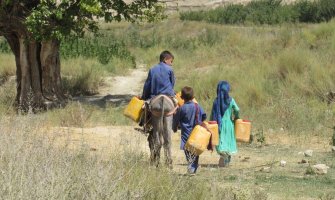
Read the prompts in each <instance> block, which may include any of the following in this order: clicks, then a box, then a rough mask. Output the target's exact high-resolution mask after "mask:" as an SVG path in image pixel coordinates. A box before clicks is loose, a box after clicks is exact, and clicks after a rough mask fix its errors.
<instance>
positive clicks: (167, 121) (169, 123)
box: [163, 116, 173, 169]
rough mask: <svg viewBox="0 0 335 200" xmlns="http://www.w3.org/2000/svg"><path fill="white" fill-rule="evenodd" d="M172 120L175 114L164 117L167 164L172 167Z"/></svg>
mask: <svg viewBox="0 0 335 200" xmlns="http://www.w3.org/2000/svg"><path fill="white" fill-rule="evenodd" d="M172 122H173V116H167V117H165V118H164V132H163V137H164V153H165V164H166V165H167V166H168V167H169V168H170V169H172V157H171V134H172Z"/></svg>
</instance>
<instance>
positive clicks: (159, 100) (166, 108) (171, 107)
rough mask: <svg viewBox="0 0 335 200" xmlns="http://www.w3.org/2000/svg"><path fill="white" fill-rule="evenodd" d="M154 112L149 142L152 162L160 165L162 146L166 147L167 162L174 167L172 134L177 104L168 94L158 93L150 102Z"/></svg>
mask: <svg viewBox="0 0 335 200" xmlns="http://www.w3.org/2000/svg"><path fill="white" fill-rule="evenodd" d="M149 110H150V112H151V114H152V119H151V120H152V121H151V123H152V127H153V129H152V131H151V132H150V133H149V137H148V142H149V148H150V163H151V164H152V165H156V167H158V166H159V162H160V151H161V147H162V146H163V147H164V153H165V164H166V165H167V166H168V167H169V168H172V158H171V134H172V122H173V114H174V113H175V111H176V110H177V106H176V105H175V104H174V102H173V100H172V99H171V98H170V97H168V96H166V95H158V96H156V97H154V98H153V99H152V100H151V101H150V103H149Z"/></svg>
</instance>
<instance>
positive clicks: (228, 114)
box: [211, 81, 240, 167]
mask: <svg viewBox="0 0 335 200" xmlns="http://www.w3.org/2000/svg"><path fill="white" fill-rule="evenodd" d="M229 91H230V85H229V83H228V82H227V81H220V82H219V83H218V86H217V97H216V99H215V100H214V103H213V108H212V114H211V120H213V121H217V123H218V126H219V138H220V141H219V145H218V146H216V151H217V152H218V154H219V155H220V156H221V157H220V160H219V166H220V167H225V166H227V165H228V164H229V162H230V159H231V154H234V153H236V152H237V146H236V138H235V130H234V123H233V121H234V120H235V119H238V118H239V116H238V115H239V110H240V109H239V108H238V106H237V104H236V102H235V100H234V99H233V98H232V97H230V96H229ZM233 114H234V120H233V118H232V117H233Z"/></svg>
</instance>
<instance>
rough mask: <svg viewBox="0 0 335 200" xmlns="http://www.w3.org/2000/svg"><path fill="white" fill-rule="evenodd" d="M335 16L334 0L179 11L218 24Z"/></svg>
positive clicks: (260, 0) (276, 0)
mask: <svg viewBox="0 0 335 200" xmlns="http://www.w3.org/2000/svg"><path fill="white" fill-rule="evenodd" d="M334 16H335V1H333V0H317V1H309V0H300V1H297V2H295V3H293V4H289V5H286V4H283V3H282V0H255V1H251V2H249V3H248V4H246V5H242V4H236V5H228V6H225V7H222V8H216V9H214V10H207V11H191V12H185V13H181V14H180V19H181V20H192V21H207V22H211V23H219V24H244V23H246V22H250V23H253V24H282V23H294V22H298V21H299V22H307V23H308V22H309V23H311V22H312V23H314V22H318V23H319V22H324V21H329V20H331V19H332V18H333V17H334Z"/></svg>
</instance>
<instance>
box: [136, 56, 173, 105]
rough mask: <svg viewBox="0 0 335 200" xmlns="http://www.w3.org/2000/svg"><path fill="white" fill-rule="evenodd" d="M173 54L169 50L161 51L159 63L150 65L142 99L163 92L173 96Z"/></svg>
mask: <svg viewBox="0 0 335 200" xmlns="http://www.w3.org/2000/svg"><path fill="white" fill-rule="evenodd" d="M173 59H174V56H173V55H172V53H171V52H169V51H163V52H162V53H161V54H160V56H159V61H160V62H159V63H158V64H157V65H155V66H154V67H152V68H151V69H150V71H149V73H148V78H147V80H146V81H145V84H144V87H143V93H142V99H143V100H148V99H151V98H152V97H154V96H157V95H160V94H165V95H167V96H170V97H174V96H175V92H174V90H173V87H174V84H175V76H174V74H173V70H172V67H171V66H172V63H173Z"/></svg>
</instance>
